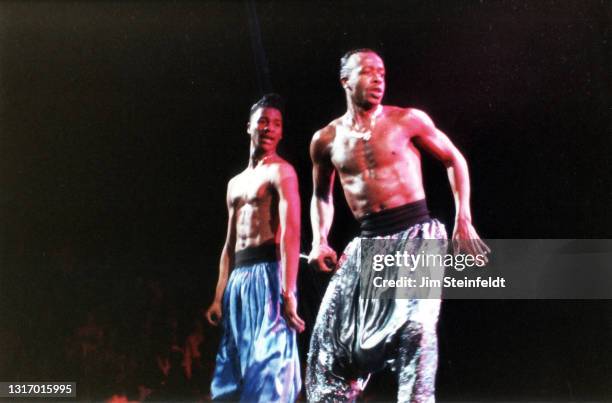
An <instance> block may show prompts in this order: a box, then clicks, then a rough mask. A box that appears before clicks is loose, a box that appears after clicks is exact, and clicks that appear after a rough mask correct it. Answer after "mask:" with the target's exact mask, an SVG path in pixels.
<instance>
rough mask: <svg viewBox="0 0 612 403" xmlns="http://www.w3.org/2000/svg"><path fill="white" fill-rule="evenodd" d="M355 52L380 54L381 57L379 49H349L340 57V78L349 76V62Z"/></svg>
mask: <svg viewBox="0 0 612 403" xmlns="http://www.w3.org/2000/svg"><path fill="white" fill-rule="evenodd" d="M355 53H374V54H375V55H378V57H380V55H379V54H378V52H377V51H375V50H373V49H370V48H359V49H353V50H349V51H348V52H346V53H345V54H344V55H342V57H341V58H340V78H341V79H342V78H345V77H348V75H349V73H350V71H349V69H348V67H347V64H348V61H349V59H350V58H351V56H353V55H354V54H355Z"/></svg>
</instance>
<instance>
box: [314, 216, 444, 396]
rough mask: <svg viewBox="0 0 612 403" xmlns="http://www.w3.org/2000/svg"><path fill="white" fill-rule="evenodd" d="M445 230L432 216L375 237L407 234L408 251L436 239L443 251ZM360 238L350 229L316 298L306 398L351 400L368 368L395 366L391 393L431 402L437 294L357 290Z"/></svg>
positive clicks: (438, 305) (375, 369) (396, 236)
mask: <svg viewBox="0 0 612 403" xmlns="http://www.w3.org/2000/svg"><path fill="white" fill-rule="evenodd" d="M446 237H447V236H446V230H445V228H444V225H443V224H441V223H440V222H439V221H437V220H435V219H433V220H429V221H427V222H424V223H421V224H416V225H414V226H412V227H410V228H408V229H407V230H404V231H401V232H399V233H396V234H392V235H388V236H383V237H377V239H383V240H386V239H403V240H410V243H409V245H410V247H411V248H414V251H415V253H416V250H417V248H418V247H419V245H420V244H419V242H420V240H427V239H429V240H431V239H439V240H443V241H441V242H439V243H437V245H439V247H438V250H437V251H435V252H439V253H444V251H445V248H446V242H445V240H446ZM361 243H362V238H359V237H357V238H355V239H354V240H353V241H351V243H350V244H349V245H348V246H347V247H346V249H345V251H344V253H343V255H342V257H341V258H340V260H339V262H338V267H339V269H338V271H337V272H336V273H335V274H334V276H333V277H332V278H331V280H330V283H329V285H328V288H327V291H326V293H325V296H324V297H323V301H322V302H321V307H320V309H319V313H318V315H317V320H316V324H315V326H314V329H313V334H312V338H311V341H310V351H309V354H308V366H307V369H306V393H307V398H308V400H309V401H311V402H347V401H348V402H350V401H354V400H355V399H356V398H357V397H358V395H359V394H360V393H361V392H362V391H363V389H364V388H365V386H366V384H367V381H368V379H369V377H370V374H371V373H374V372H377V371H380V370H382V369H385V368H390V369H391V370H392V371H394V372H395V373H396V374H397V380H398V384H399V388H398V393H397V400H398V401H400V402H434V401H435V377H436V370H437V363H438V347H437V334H436V325H437V322H438V313H439V309H440V299H438V298H433V299H432V298H430V299H386V300H381V299H367V298H360V295H361V293H363V292H365V291H364V290H363V289H361V288H360V270H361V258H362V257H361V254H362V253H365V252H363V250H362V245H361ZM430 248H431V247H430ZM390 252H392V251H390ZM361 287H363V286H361Z"/></svg>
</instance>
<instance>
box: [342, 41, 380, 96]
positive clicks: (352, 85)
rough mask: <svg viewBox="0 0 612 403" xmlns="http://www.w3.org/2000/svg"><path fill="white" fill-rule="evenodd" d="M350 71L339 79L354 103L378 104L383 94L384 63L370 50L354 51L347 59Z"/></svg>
mask: <svg viewBox="0 0 612 403" xmlns="http://www.w3.org/2000/svg"><path fill="white" fill-rule="evenodd" d="M347 67H348V68H349V71H350V73H349V74H348V77H345V78H343V79H342V80H341V82H342V86H343V87H344V88H345V90H346V91H347V92H348V93H349V95H350V97H351V99H352V100H353V102H355V104H357V105H360V106H364V107H371V106H376V105H379V104H380V103H381V102H382V98H383V95H384V94H385V64H384V63H383V61H382V59H381V58H380V57H379V56H378V55H377V54H376V53H371V52H363V53H355V54H354V55H352V56H351V57H350V59H349V61H348V66H347Z"/></svg>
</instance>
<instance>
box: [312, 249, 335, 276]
mask: <svg viewBox="0 0 612 403" xmlns="http://www.w3.org/2000/svg"><path fill="white" fill-rule="evenodd" d="M315 262H316V264H317V268H318V269H319V270H320V271H323V272H326V273H329V272H331V271H333V270H335V268H336V264H337V263H338V256H337V254H336V251H335V250H333V249H332V248H330V247H329V245H319V247H315V248H312V250H311V251H310V255H308V264H312V263H315Z"/></svg>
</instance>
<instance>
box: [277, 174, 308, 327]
mask: <svg viewBox="0 0 612 403" xmlns="http://www.w3.org/2000/svg"><path fill="white" fill-rule="evenodd" d="M276 189H277V191H278V196H279V201H278V213H279V219H280V227H281V239H280V252H281V267H282V272H281V273H282V278H281V281H282V282H281V285H282V296H283V301H284V305H283V311H284V312H283V314H284V316H285V320H287V323H288V325H289V326H290V327H292V328H293V329H295V330H297V331H298V332H302V331H303V330H304V321H303V320H302V319H301V318H300V317H299V316H298V314H297V300H296V297H295V292H296V283H297V275H298V265H299V260H300V193H299V190H298V181H297V175H296V174H295V171H294V169H293V167H291V166H290V165H289V164H286V163H282V164H280V166H279V174H278V177H277V178H276Z"/></svg>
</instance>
